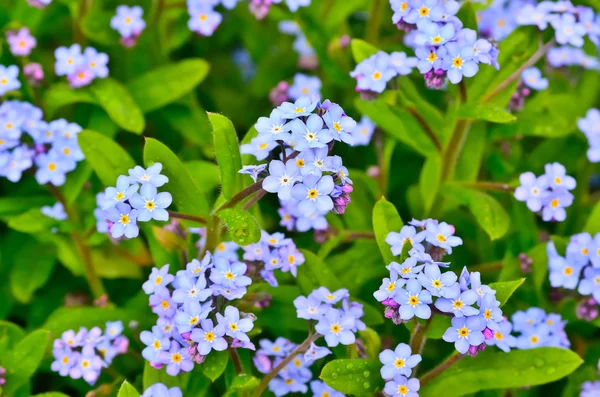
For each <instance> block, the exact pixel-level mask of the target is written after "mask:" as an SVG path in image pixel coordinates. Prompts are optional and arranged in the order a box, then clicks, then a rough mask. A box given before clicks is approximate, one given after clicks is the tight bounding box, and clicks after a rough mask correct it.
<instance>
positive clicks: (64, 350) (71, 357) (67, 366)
mask: <svg viewBox="0 0 600 397" xmlns="http://www.w3.org/2000/svg"><path fill="white" fill-rule="evenodd" d="M52 355H53V356H54V361H53V362H52V365H51V366H50V368H51V369H52V371H54V372H58V373H59V374H60V376H67V375H69V372H70V371H71V368H73V366H74V365H76V363H77V361H78V360H79V355H80V354H79V352H74V351H72V350H71V348H70V347H67V346H65V347H59V348H54V350H52Z"/></svg>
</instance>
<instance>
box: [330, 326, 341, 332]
mask: <svg viewBox="0 0 600 397" xmlns="http://www.w3.org/2000/svg"><path fill="white" fill-rule="evenodd" d="M341 329H342V328H341V327H340V325H339V324H332V325H331V332H333V333H336V334H337V333H338V332H340V330H341Z"/></svg>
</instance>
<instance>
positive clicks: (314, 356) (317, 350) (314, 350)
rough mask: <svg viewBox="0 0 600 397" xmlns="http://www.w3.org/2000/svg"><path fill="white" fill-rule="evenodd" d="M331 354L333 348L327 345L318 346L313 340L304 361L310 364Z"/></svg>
mask: <svg viewBox="0 0 600 397" xmlns="http://www.w3.org/2000/svg"><path fill="white" fill-rule="evenodd" d="M329 354H331V350H329V349H328V348H326V347H321V346H317V345H315V343H314V342H312V343H311V344H310V347H309V348H308V350H307V351H306V353H304V362H305V363H306V364H307V365H310V364H312V363H313V362H315V361H317V360H319V359H321V358H323V357H325V356H328V355H329Z"/></svg>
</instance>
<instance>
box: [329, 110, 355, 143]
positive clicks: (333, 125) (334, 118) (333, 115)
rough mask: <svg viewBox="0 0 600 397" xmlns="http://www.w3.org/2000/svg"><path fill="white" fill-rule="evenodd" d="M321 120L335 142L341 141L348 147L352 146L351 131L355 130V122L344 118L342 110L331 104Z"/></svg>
mask: <svg viewBox="0 0 600 397" xmlns="http://www.w3.org/2000/svg"><path fill="white" fill-rule="evenodd" d="M323 120H325V123H326V124H327V127H329V132H330V133H331V134H332V135H333V139H335V140H336V141H340V140H341V141H343V142H345V143H347V144H349V145H354V138H353V137H352V131H354V129H355V128H356V121H354V120H353V119H352V118H351V117H348V116H346V114H345V113H344V109H342V108H341V107H340V106H339V105H337V104H332V106H330V107H329V108H328V109H327V112H325V114H324V115H323Z"/></svg>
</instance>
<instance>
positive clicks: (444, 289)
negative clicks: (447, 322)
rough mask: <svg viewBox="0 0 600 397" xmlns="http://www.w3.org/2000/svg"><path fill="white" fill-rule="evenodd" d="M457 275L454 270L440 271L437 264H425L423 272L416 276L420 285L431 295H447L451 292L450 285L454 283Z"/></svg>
mask: <svg viewBox="0 0 600 397" xmlns="http://www.w3.org/2000/svg"><path fill="white" fill-rule="evenodd" d="M457 279H458V276H457V275H456V273H454V272H444V273H443V274H442V273H441V271H440V268H439V267H438V266H437V265H434V264H431V265H426V266H425V268H424V269H423V272H422V273H420V274H419V275H418V276H417V280H419V282H420V283H421V285H422V286H423V287H424V288H426V289H427V291H429V292H430V293H431V295H432V296H437V297H448V296H449V295H450V294H451V289H450V287H452V286H454V285H456V280H457Z"/></svg>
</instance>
